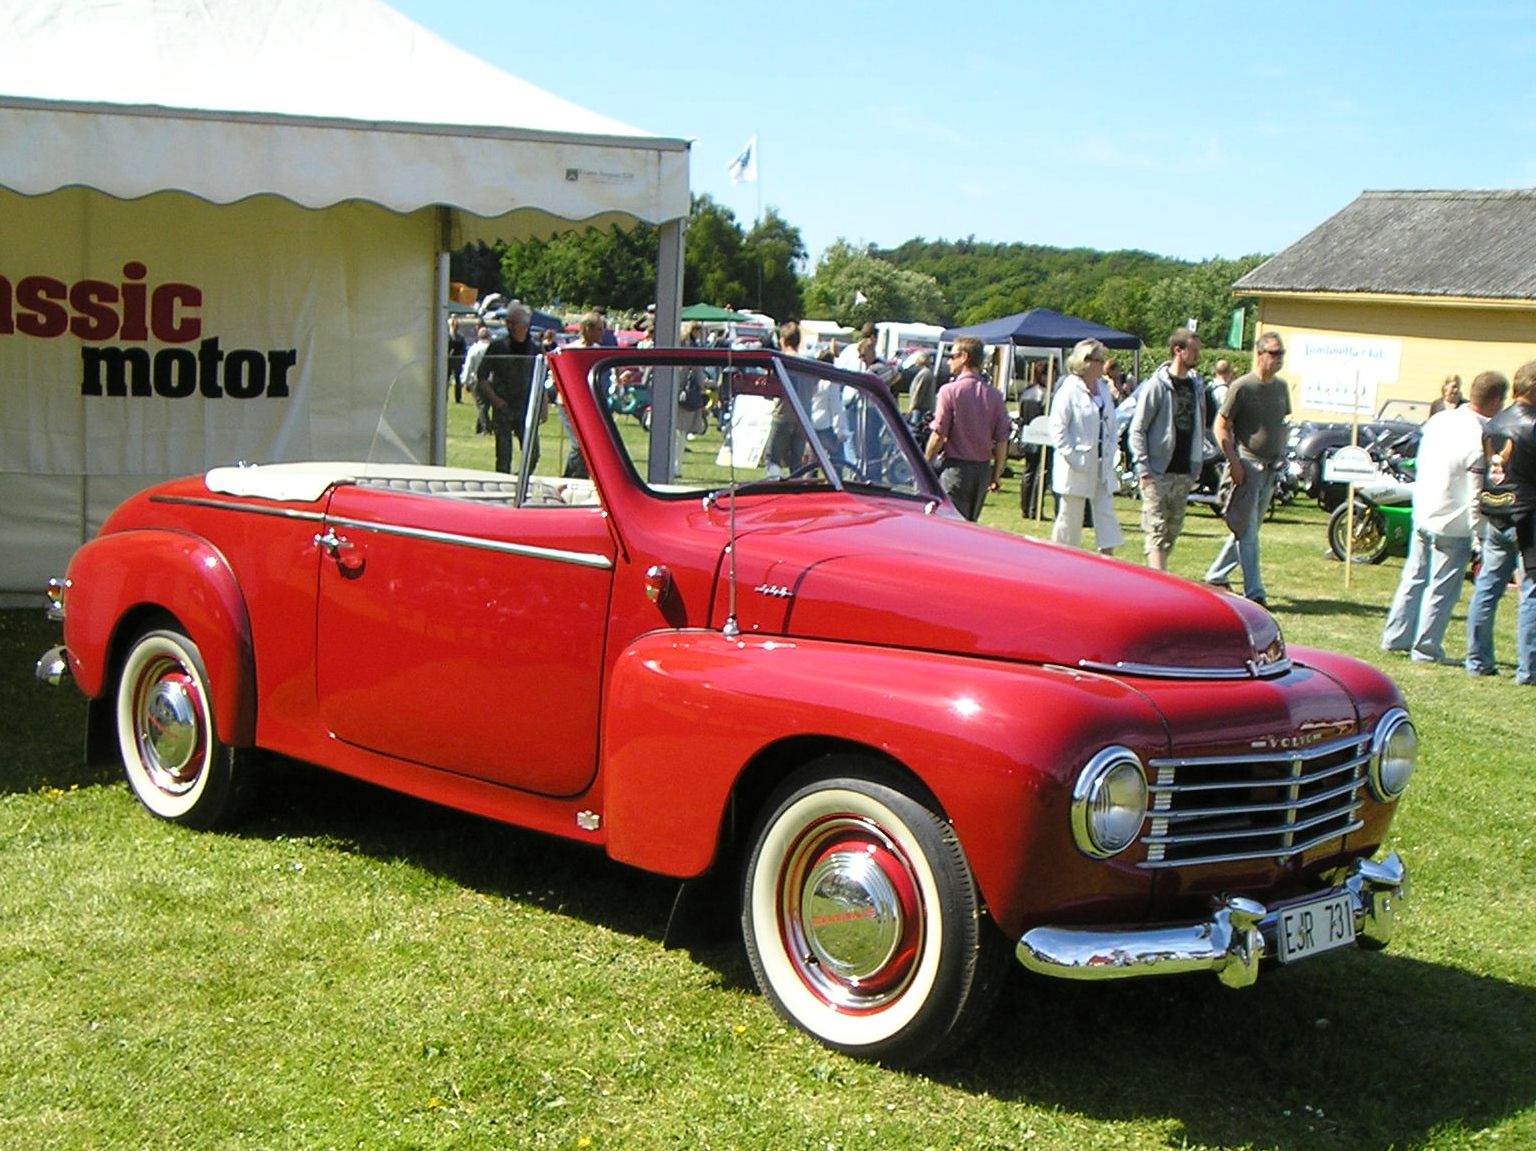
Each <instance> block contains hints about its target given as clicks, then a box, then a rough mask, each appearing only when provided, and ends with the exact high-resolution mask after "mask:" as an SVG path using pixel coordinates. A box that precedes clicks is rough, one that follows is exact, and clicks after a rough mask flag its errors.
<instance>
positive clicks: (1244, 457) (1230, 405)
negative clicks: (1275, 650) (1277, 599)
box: [1205, 332, 1291, 606]
mask: <svg viewBox="0 0 1536 1151" xmlns="http://www.w3.org/2000/svg"><path fill="white" fill-rule="evenodd" d="M1253 359H1254V364H1253V371H1252V372H1251V373H1250V374H1248V375H1246V376H1242V377H1240V378H1239V379H1238V380H1236V381H1235V382H1234V383H1233V384H1232V386H1231V387H1230V388H1229V389H1228V390H1227V396H1226V399H1224V400H1223V401H1222V402H1221V411H1220V412H1218V413H1217V415H1216V426H1215V429H1214V431H1215V435H1216V442H1217V443H1218V444H1219V445H1220V446H1221V452H1222V455H1224V456H1226V457H1227V471H1228V475H1230V476H1231V479H1232V498H1231V499H1230V500H1228V501H1227V508H1226V511H1224V512H1223V513H1222V519H1224V520H1226V522H1227V527H1228V528H1229V529H1230V530H1231V532H1232V534H1231V535H1230V536H1228V537H1227V542H1226V543H1225V544H1223V545H1222V548H1221V551H1220V552H1219V553H1217V556H1216V559H1215V560H1214V561H1213V562H1212V563H1211V567H1210V570H1209V571H1207V572H1206V573H1205V582H1206V583H1210V584H1215V585H1216V586H1217V587H1228V586H1230V584H1229V582H1228V581H1229V578H1230V577H1231V575H1232V572H1233V570H1234V569H1236V568H1237V567H1239V566H1241V567H1242V569H1243V594H1244V595H1245V596H1247V597H1248V598H1249V599H1251V600H1252V601H1253V602H1254V603H1256V604H1260V605H1264V606H1267V605H1268V597H1267V596H1265V594H1264V577H1263V576H1262V575H1261V574H1260V572H1259V524H1260V523H1262V522H1263V520H1264V513H1265V511H1267V510H1268V508H1269V500H1270V497H1271V496H1272V495H1274V492H1275V476H1276V474H1277V472H1278V471H1279V469H1280V467H1281V466H1282V465H1283V464H1284V462H1285V418H1286V417H1287V416H1288V415H1290V414H1291V389H1290V385H1289V384H1287V383H1286V382H1285V381H1284V380H1282V379H1281V378H1280V377H1279V376H1278V375H1277V374H1276V373H1278V372H1279V371H1280V365H1281V364H1282V363H1283V362H1284V360H1285V344H1284V343H1282V342H1281V340H1280V337H1279V336H1278V335H1276V334H1275V333H1274V332H1265V333H1264V334H1263V335H1262V336H1260V337H1259V338H1258V341H1257V342H1256V343H1255V345H1254V354H1253Z"/></svg>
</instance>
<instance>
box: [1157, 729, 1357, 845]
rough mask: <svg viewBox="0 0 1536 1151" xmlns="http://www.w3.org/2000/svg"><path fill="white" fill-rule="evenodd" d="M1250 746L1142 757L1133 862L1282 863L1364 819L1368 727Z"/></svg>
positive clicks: (1350, 828)
mask: <svg viewBox="0 0 1536 1151" xmlns="http://www.w3.org/2000/svg"><path fill="white" fill-rule="evenodd" d="M1251 747H1252V745H1249V747H1248V748H1244V749H1242V750H1235V749H1234V751H1233V752H1231V753H1229V754H1226V755H1220V754H1218V755H1210V756H1187V757H1184V756H1181V757H1177V758H1168V759H1153V760H1150V761H1149V762H1148V764H1147V766H1148V768H1149V769H1150V771H1149V775H1151V777H1152V782H1151V784H1150V787H1149V790H1150V791H1151V793H1152V794H1151V796H1150V797H1149V798H1150V802H1149V804H1148V812H1147V826H1146V833H1145V834H1144V835H1143V836H1142V843H1143V844H1144V845H1145V846H1146V849H1147V856H1146V859H1145V860H1144V861H1142V862H1141V863H1140V864H1139V865H1138V866H1140V867H1148V868H1166V867H1178V866H1196V865H1199V864H1203V863H1216V862H1225V861H1231V860H1240V859H1262V858H1265V857H1269V858H1272V859H1276V860H1278V861H1280V862H1282V863H1283V862H1285V861H1286V860H1288V859H1291V858H1294V857H1295V856H1296V855H1297V854H1298V853H1300V852H1304V851H1309V850H1311V849H1312V848H1314V847H1317V846H1319V845H1321V844H1323V843H1326V842H1327V841H1329V840H1331V839H1341V838H1342V837H1343V836H1346V835H1349V834H1350V833H1351V832H1353V831H1356V830H1358V829H1359V828H1360V827H1361V826H1362V820H1361V817H1360V815H1359V811H1360V807H1361V805H1362V804H1363V802H1364V800H1363V799H1362V798H1361V794H1360V793H1361V786H1362V785H1363V783H1364V780H1365V778H1366V772H1367V768H1368V764H1369V759H1370V748H1371V742H1370V736H1369V734H1368V733H1364V732H1361V733H1358V734H1356V735H1353V736H1349V737H1347V738H1344V739H1338V740H1333V741H1331V742H1329V743H1326V744H1318V745H1316V746H1314V747H1310V748H1305V749H1296V748H1276V749H1275V751H1274V752H1273V754H1264V753H1262V752H1260V753H1255V752H1254V751H1252V750H1251ZM1349 781H1353V783H1354V786H1353V787H1350V786H1348V783H1349ZM1341 784H1342V785H1343V786H1340V785H1341Z"/></svg>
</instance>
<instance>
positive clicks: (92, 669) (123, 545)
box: [64, 530, 256, 747]
mask: <svg viewBox="0 0 1536 1151" xmlns="http://www.w3.org/2000/svg"><path fill="white" fill-rule="evenodd" d="M65 594H66V598H65V602H64V611H65V615H64V642H65V645H66V647H67V648H68V650H69V660H70V671H71V673H72V674H73V675H74V678H75V682H76V683H77V684H79V686H80V690H82V691H83V692H85V694H86V695H88V696H90V697H91V698H92V699H93V700H99V699H102V698H103V697H104V696H106V695H107V693H109V692H110V691H111V690H112V687H113V678H114V675H115V663H116V661H117V660H119V659H121V657H122V654H123V650H124V647H125V646H126V645H127V644H128V643H129V642H131V641H132V639H133V638H134V636H135V635H136V634H138V633H139V632H140V631H141V630H143V628H145V627H146V626H150V621H151V620H152V619H153V618H154V617H156V616H158V615H161V614H167V615H170V616H172V617H174V619H175V620H176V622H177V623H178V625H179V626H180V627H181V628H182V629H183V630H184V631H185V632H186V634H187V636H188V637H189V638H190V639H191V640H192V642H193V643H195V644H197V648H198V651H200V652H201V653H202V656H203V663H204V666H205V667H206V669H207V672H208V687H209V690H210V691H211V692H212V694H213V708H214V719H215V722H216V723H217V725H218V731H219V736H220V738H221V739H223V740H224V742H226V743H228V744H232V745H234V746H236V747H243V746H249V745H250V744H251V742H252V741H253V740H254V738H255V731H256V691H255V686H256V676H255V661H254V658H253V655H252V650H251V625H250V619H249V617H248V616H247V613H246V608H245V599H244V597H243V596H242V595H241V594H240V588H239V585H238V584H237V583H236V581H235V575H234V572H233V571H231V570H230V567H229V564H228V563H227V562H226V561H225V559H224V557H223V556H222V555H221V554H220V553H219V551H218V549H216V548H214V547H213V546H211V545H210V544H208V543H207V542H206V541H204V540H201V539H198V538H197V537H196V536H190V535H186V534H184V533H181V532H173V531H162V530H143V531H127V532H115V533H113V534H111V535H105V536H100V537H98V538H97V539H94V540H92V541H91V542H90V543H88V544H86V545H85V546H84V547H83V548H81V549H80V550H79V551H78V552H76V553H75V558H74V559H73V560H72V561H70V565H69V587H68V590H67V591H66V593H65Z"/></svg>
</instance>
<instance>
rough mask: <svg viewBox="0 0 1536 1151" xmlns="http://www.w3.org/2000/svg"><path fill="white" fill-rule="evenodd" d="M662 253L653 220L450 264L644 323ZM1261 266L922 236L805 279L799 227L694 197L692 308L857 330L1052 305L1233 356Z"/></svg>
mask: <svg viewBox="0 0 1536 1151" xmlns="http://www.w3.org/2000/svg"><path fill="white" fill-rule="evenodd" d="M656 248H657V234H656V229H655V228H653V227H651V226H649V225H646V224H641V225H637V226H635V227H633V228H631V229H630V230H629V231H621V230H620V229H619V228H617V227H611V228H608V229H606V230H603V229H598V228H586V229H575V230H572V231H569V232H565V233H563V234H561V235H558V236H555V237H553V238H551V239H547V240H545V239H535V240H527V241H523V242H519V243H509V244H497V245H494V246H491V245H485V244H478V245H474V246H472V247H469V248H465V249H463V250H462V251H460V252H457V253H455V254H454V256H453V258H452V261H451V275H452V277H453V279H455V280H457V281H459V282H461V283H466V284H469V285H471V286H473V287H475V288H478V289H479V290H480V291H481V293H482V294H484V293H488V292H493V291H494V292H502V293H504V294H506V295H510V296H516V297H518V298H520V299H522V300H523V301H524V302H526V303H528V304H531V305H533V306H534V307H537V308H542V309H545V310H548V311H563V312H575V311H583V310H585V309H587V308H589V307H593V306H598V305H601V306H604V307H607V308H608V309H609V310H610V311H612V312H618V313H626V312H627V313H632V314H635V315H638V314H639V313H641V312H643V311H644V309H645V307H646V305H648V304H650V303H651V302H652V301H653V299H654V296H655V283H656ZM1264 259H1265V257H1264V256H1262V255H1252V256H1244V257H1242V258H1241V259H1236V260H1217V259H1213V260H1204V261H1201V262H1198V263H1194V262H1189V261H1185V260H1177V259H1173V258H1171V257H1168V256H1157V255H1153V254H1152V253H1150V252H1142V251H1114V252H1101V251H1097V250H1094V249H1091V248H1051V247H1046V246H1043V245H1039V244H1024V243H982V242H978V241H977V240H976V239H975V238H974V237H971V238H967V239H964V240H926V239H923V238H921V237H918V238H915V239H911V240H908V241H907V242H906V243H904V244H901V245H899V246H898V247H895V248H888V249H881V248H877V247H875V246H873V245H870V246H866V247H860V246H857V245H854V244H851V243H849V242H848V241H846V240H843V239H839V240H837V241H836V242H835V243H833V244H832V245H831V246H830V247H829V248H828V249H827V250H826V251H825V252H824V253H822V255H821V257H820V258H819V259H818V261H817V262H816V266H815V267H814V268H813V269H811V270H810V271H809V273H805V272H803V271H802V269H803V267H804V265H805V261H806V250H805V244H804V242H803V240H802V239H801V236H800V229H798V228H796V227H794V226H793V225H792V224H790V223H789V222H788V221H787V220H785V219H784V217H783V216H782V215H780V214H779V212H778V211H777V210H776V209H774V208H769V209H768V210H767V212H766V213H765V214H764V216H763V218H762V219H761V220H758V221H755V222H753V223H752V224H751V225H750V226H747V225H744V224H743V223H742V222H740V221H739V220H737V219H736V216H735V213H733V212H732V211H731V210H730V209H729V208H727V207H725V206H724V205H722V204H719V203H717V202H716V201H715V200H714V199H713V198H711V197H710V196H707V195H700V196H694V197H693V198H692V201H691V211H690V215H689V220H688V229H687V240H686V243H685V246H684V254H683V299H684V301H685V302H686V303H708V304H716V305H718V306H721V307H725V306H734V307H739V308H748V309H752V310H754V311H761V312H766V313H768V314H769V315H771V316H775V317H777V318H779V319H781V320H783V319H790V318H801V319H824V320H833V321H836V322H837V323H840V324H844V325H847V326H849V327H858V326H859V325H861V324H863V323H864V322H865V321H868V320H874V321H880V320H897V321H903V322H919V323H933V324H942V325H944V326H946V327H951V326H956V325H961V324H974V323H982V322H984V321H987V320H994V319H997V318H998V317H1000V316H1006V315H1012V314H1013V313H1015V312H1023V311H1028V310H1029V309H1030V308H1049V309H1051V310H1052V311H1056V312H1063V313H1066V314H1068V315H1073V316H1079V317H1081V318H1082V319H1085V320H1092V321H1095V322H1097V323H1101V324H1107V325H1108V326H1110V327H1112V328H1116V329H1118V330H1120V331H1123V332H1130V333H1132V334H1134V335H1137V336H1140V337H1141V339H1142V341H1143V342H1144V343H1146V344H1147V345H1148V346H1150V347H1154V348H1156V347H1160V346H1161V345H1162V343H1163V341H1164V340H1166V338H1167V336H1168V333H1169V332H1170V331H1172V330H1173V329H1174V328H1176V327H1179V326H1180V325H1183V324H1185V323H1187V322H1188V321H1190V320H1194V321H1196V323H1197V325H1198V330H1199V332H1200V334H1201V336H1202V337H1203V339H1204V343H1205V344H1206V346H1207V347H1213V348H1214V347H1222V346H1230V345H1229V344H1228V336H1229V328H1230V320H1231V316H1232V313H1233V311H1234V309H1236V308H1239V307H1242V308H1245V317H1246V318H1245V324H1244V330H1243V333H1242V337H1241V339H1240V340H1239V341H1238V342H1237V344H1238V346H1247V345H1248V344H1250V343H1251V341H1252V339H1253V315H1254V309H1253V307H1252V305H1253V303H1254V302H1255V301H1253V300H1252V299H1243V298H1235V297H1234V296H1233V295H1232V284H1233V282H1234V281H1235V280H1237V279H1238V278H1239V277H1241V276H1243V275H1244V274H1246V273H1247V272H1249V271H1251V270H1252V269H1253V268H1254V267H1256V266H1257V265H1258V264H1259V263H1261V262H1262V261H1263V260H1264Z"/></svg>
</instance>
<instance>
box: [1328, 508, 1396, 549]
mask: <svg viewBox="0 0 1536 1151" xmlns="http://www.w3.org/2000/svg"><path fill="white" fill-rule="evenodd" d="M1349 542H1350V540H1349V504H1348V502H1345V503H1342V504H1340V505H1339V506H1338V507H1336V508H1334V509H1333V514H1332V515H1331V516H1329V517H1328V548H1329V550H1330V551H1332V552H1333V554H1334V555H1335V556H1336V557H1338V558H1339V559H1343V558H1344V557H1345V556H1346V555H1349V554H1351V552H1350V550H1349ZM1352 554H1353V556H1354V562H1355V563H1357V564H1379V563H1380V562H1381V561H1382V560H1384V559H1386V558H1387V522H1386V520H1385V519H1383V518H1382V515H1381V512H1380V511H1378V510H1377V509H1376V508H1373V507H1371V506H1370V505H1369V504H1367V503H1365V502H1363V501H1361V500H1356V501H1355V531H1354V549H1353V553H1352Z"/></svg>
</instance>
